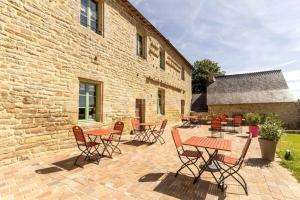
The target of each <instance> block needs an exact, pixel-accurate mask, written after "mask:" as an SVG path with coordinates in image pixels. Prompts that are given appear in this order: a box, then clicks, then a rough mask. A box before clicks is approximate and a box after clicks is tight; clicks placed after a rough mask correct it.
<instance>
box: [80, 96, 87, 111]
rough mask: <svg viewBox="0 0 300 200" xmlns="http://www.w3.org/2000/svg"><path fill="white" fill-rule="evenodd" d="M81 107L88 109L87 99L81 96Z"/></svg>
mask: <svg viewBox="0 0 300 200" xmlns="http://www.w3.org/2000/svg"><path fill="white" fill-rule="evenodd" d="M79 107H81V108H85V107H86V97H85V96H83V95H80V96H79Z"/></svg>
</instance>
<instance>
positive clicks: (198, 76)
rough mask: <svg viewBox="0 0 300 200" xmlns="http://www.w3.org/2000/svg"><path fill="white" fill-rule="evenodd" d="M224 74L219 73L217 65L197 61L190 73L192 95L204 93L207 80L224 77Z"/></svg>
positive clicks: (210, 61) (219, 69) (211, 62)
mask: <svg viewBox="0 0 300 200" xmlns="http://www.w3.org/2000/svg"><path fill="white" fill-rule="evenodd" d="M224 74H225V72H224V71H221V67H220V66H219V64H218V63H216V62H214V61H212V60H209V59H204V60H200V61H199V60H198V61H196V62H195V63H194V68H193V71H192V89H193V93H201V92H206V88H207V86H208V84H209V79H210V78H213V77H217V76H222V75H224Z"/></svg>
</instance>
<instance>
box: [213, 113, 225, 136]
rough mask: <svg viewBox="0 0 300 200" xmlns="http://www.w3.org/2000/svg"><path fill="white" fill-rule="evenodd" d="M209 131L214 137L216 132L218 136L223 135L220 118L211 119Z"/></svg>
mask: <svg viewBox="0 0 300 200" xmlns="http://www.w3.org/2000/svg"><path fill="white" fill-rule="evenodd" d="M210 131H211V137H216V133H219V134H220V137H223V133H222V120H221V119H220V118H218V117H215V118H213V119H212V120H211V125H210Z"/></svg>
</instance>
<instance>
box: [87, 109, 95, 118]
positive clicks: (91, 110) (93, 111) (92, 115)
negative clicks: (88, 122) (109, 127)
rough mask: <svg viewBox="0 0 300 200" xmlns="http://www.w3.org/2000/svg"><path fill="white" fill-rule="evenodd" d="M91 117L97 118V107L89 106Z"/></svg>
mask: <svg viewBox="0 0 300 200" xmlns="http://www.w3.org/2000/svg"><path fill="white" fill-rule="evenodd" d="M89 119H96V109H95V108H89Z"/></svg>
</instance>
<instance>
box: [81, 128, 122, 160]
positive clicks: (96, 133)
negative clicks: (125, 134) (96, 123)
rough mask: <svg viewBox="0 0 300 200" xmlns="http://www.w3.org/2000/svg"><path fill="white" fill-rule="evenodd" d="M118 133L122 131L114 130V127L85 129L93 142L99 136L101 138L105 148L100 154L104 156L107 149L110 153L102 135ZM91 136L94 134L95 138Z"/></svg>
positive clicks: (85, 132)
mask: <svg viewBox="0 0 300 200" xmlns="http://www.w3.org/2000/svg"><path fill="white" fill-rule="evenodd" d="M117 133H120V131H118V130H113V129H96V130H90V131H84V134H86V135H88V137H89V139H90V140H91V141H93V142H95V141H96V139H97V138H100V140H101V142H102V144H103V146H104V148H103V151H102V154H101V155H99V156H103V155H104V152H105V151H106V152H107V153H108V154H109V152H108V149H107V145H106V143H105V142H104V141H103V139H102V136H105V135H111V134H117ZM90 136H94V137H95V138H94V140H93V139H92V138H91V137H90Z"/></svg>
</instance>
